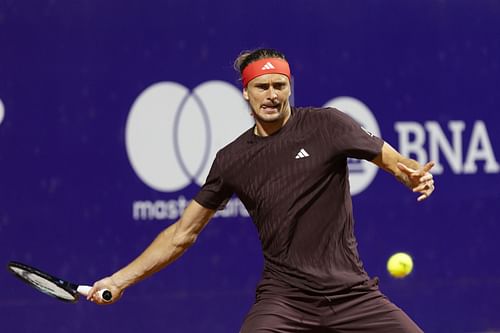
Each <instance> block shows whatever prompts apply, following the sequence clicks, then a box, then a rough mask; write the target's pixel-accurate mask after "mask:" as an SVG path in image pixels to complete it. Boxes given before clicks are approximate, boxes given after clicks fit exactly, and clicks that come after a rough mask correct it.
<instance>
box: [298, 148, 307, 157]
mask: <svg viewBox="0 0 500 333" xmlns="http://www.w3.org/2000/svg"><path fill="white" fill-rule="evenodd" d="M306 157H309V153H308V152H307V151H306V150H305V149H304V148H301V149H300V151H299V152H298V153H297V155H295V158H296V159H298V158H306Z"/></svg>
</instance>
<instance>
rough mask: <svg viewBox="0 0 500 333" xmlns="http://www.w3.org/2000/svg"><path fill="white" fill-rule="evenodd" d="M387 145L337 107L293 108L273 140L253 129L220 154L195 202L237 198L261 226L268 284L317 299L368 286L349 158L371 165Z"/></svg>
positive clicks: (219, 203)
mask: <svg viewBox="0 0 500 333" xmlns="http://www.w3.org/2000/svg"><path fill="white" fill-rule="evenodd" d="M382 145H383V140H381V139H380V138H378V137H376V136H373V135H372V134H371V133H369V132H367V131H365V130H364V129H363V128H362V127H361V126H360V125H359V124H358V123H357V122H356V121H354V120H353V119H352V118H350V117H349V116H348V115H346V114H344V113H343V112H341V111H338V110H336V109H332V108H292V114H291V117H290V119H289V120H288V122H287V123H286V124H285V126H284V127H283V128H282V129H281V130H279V131H278V132H276V133H274V134H273V135H272V136H269V137H259V136H256V135H255V134H254V133H253V128H252V129H249V130H248V131H246V132H245V133H243V134H242V135H241V136H239V137H238V138H237V139H236V140H234V141H233V142H232V143H230V144H229V145H227V146H226V147H224V148H223V149H221V150H220V151H219V152H218V153H217V156H216V158H215V161H214V162H213V165H212V168H211V170H210V173H209V175H208V177H207V180H206V183H205V184H204V185H203V186H202V188H201V189H200V192H199V193H198V194H197V195H196V197H195V200H196V201H197V202H198V203H199V204H201V205H202V206H204V207H206V208H210V209H219V208H221V207H223V206H224V204H225V203H226V202H227V200H228V199H229V198H230V197H231V196H232V195H233V194H236V195H237V196H238V197H239V198H240V200H241V201H242V202H243V204H244V205H245V207H246V208H247V210H248V212H249V213H250V216H251V217H252V219H253V222H254V224H255V226H256V227H257V230H258V233H259V238H260V241H261V244H262V250H263V254H264V259H265V267H264V277H263V278H264V279H266V280H274V281H276V283H285V284H288V285H290V286H293V287H297V288H300V289H302V290H308V291H312V292H316V293H335V292H337V291H340V290H343V289H346V288H348V287H350V286H352V285H356V284H358V283H360V282H363V281H366V280H368V275H367V274H366V272H365V270H364V269H363V264H362V262H361V261H360V259H359V255H358V251H357V242H356V238H355V236H354V232H353V224H354V220H353V215H352V203H351V196H350V192H349V179H348V169H347V158H348V157H352V158H357V159H366V160H372V159H373V158H374V157H375V156H377V155H378V154H379V153H380V152H381V148H382Z"/></svg>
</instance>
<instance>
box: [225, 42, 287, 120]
mask: <svg viewBox="0 0 500 333" xmlns="http://www.w3.org/2000/svg"><path fill="white" fill-rule="evenodd" d="M234 66H235V69H236V70H237V71H238V72H239V73H240V75H241V79H242V82H243V98H245V100H247V101H248V103H249V105H250V108H251V109H252V114H253V116H254V118H255V120H256V122H257V125H259V124H260V125H265V124H269V125H272V124H276V125H283V124H284V123H285V122H286V121H287V120H288V117H289V116H290V103H289V100H288V99H289V97H290V95H291V88H290V77H291V74H290V67H289V65H288V62H287V61H286V59H285V56H284V55H283V53H281V52H279V51H276V50H273V49H257V50H254V51H247V52H243V53H241V54H240V55H239V56H238V58H237V59H236V61H235V63H234Z"/></svg>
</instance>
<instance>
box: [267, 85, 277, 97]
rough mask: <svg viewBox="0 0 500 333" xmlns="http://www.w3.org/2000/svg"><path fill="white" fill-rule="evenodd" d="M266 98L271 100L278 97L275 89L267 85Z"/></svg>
mask: <svg viewBox="0 0 500 333" xmlns="http://www.w3.org/2000/svg"><path fill="white" fill-rule="evenodd" d="M268 98H269V99H272V100H274V99H276V98H278V94H277V93H276V89H274V88H273V87H269V91H268Z"/></svg>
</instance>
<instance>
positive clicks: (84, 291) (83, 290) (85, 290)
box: [76, 286, 113, 302]
mask: <svg viewBox="0 0 500 333" xmlns="http://www.w3.org/2000/svg"><path fill="white" fill-rule="evenodd" d="M90 289H92V287H91V286H78V288H77V289H76V291H78V293H80V294H81V295H83V296H87V295H88V294H89V291H90ZM97 294H98V295H99V297H101V298H102V300H103V301H104V302H110V301H111V299H112V298H113V294H111V291H110V290H109V289H101V290H99V291H97Z"/></svg>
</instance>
